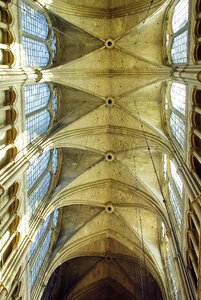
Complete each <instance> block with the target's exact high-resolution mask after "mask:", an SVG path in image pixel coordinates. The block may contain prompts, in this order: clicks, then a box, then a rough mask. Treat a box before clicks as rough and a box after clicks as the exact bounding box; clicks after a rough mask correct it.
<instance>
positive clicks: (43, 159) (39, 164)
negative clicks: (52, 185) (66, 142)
mask: <svg viewBox="0 0 201 300" xmlns="http://www.w3.org/2000/svg"><path fill="white" fill-rule="evenodd" d="M49 160H50V151H45V152H43V154H42V155H41V156H39V158H38V159H37V160H36V161H35V162H34V163H33V164H32V165H31V166H30V167H29V168H28V170H27V188H28V190H30V189H31V188H32V186H33V184H34V183H35V182H36V180H37V179H38V178H39V177H40V176H41V175H42V174H43V172H44V171H45V170H46V169H47V166H48V163H49Z"/></svg>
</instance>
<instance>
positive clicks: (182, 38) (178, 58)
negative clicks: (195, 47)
mask: <svg viewBox="0 0 201 300" xmlns="http://www.w3.org/2000/svg"><path fill="white" fill-rule="evenodd" d="M187 42H188V32H187V31H184V32H183V33H181V34H179V35H177V36H176V37H175V38H174V39H173V43H172V50H171V54H172V61H173V63H178V64H182V63H187Z"/></svg>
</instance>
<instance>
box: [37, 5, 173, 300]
mask: <svg viewBox="0 0 201 300" xmlns="http://www.w3.org/2000/svg"><path fill="white" fill-rule="evenodd" d="M41 3H42V4H43V5H44V3H46V7H47V8H48V9H49V10H50V11H53V12H54V13H55V14H56V16H53V17H52V18H53V22H54V26H55V27H56V28H57V29H58V28H59V31H62V32H63V33H64V34H61V33H59V32H58V37H59V42H60V47H59V53H58V58H57V62H56V67H54V68H51V69H49V70H45V71H42V73H43V80H44V81H46V80H50V81H51V80H53V81H54V82H56V83H58V84H59V85H60V87H61V89H60V90H61V95H60V96H61V97H60V98H61V121H60V122H59V125H58V126H57V129H56V132H54V133H53V134H52V136H51V137H50V138H49V140H48V141H46V143H47V145H48V146H49V147H61V148H63V162H62V171H61V176H60V181H59V185H58V187H57V189H56V191H55V193H54V195H53V196H52V199H51V201H50V207H51V208H52V209H53V208H56V207H63V218H62V224H61V231H60V235H59V239H58V241H57V244H56V246H55V249H54V252H53V255H52V262H51V264H50V266H49V271H48V272H47V278H46V281H47V282H48V279H49V278H50V275H51V273H52V272H53V271H54V270H55V269H56V268H58V267H59V266H60V269H59V270H60V271H59V276H58V278H59V279H58V278H57V281H56V285H55V286H56V287H57V292H56V294H55V299H95V298H96V299H136V300H137V299H143V298H142V297H143V293H144V295H145V297H146V295H147V297H148V295H149V298H147V299H162V297H163V298H164V299H165V292H164V285H165V274H164V271H163V261H162V257H161V253H160V247H159V243H160V233H161V221H162V220H163V221H164V222H165V217H166V213H165V209H164V206H163V202H162V197H161V194H160V189H159V186H158V183H157V178H156V176H155V174H154V170H153V164H152V161H151V158H150V154H149V151H148V149H147V143H148V145H149V147H150V149H151V154H152V156H153V160H154V163H155V166H156V170H157V173H158V175H159V176H160V174H161V170H162V153H164V152H167V153H168V152H171V148H170V146H169V143H168V140H167V138H166V134H165V132H164V129H163V128H164V127H163V121H162V105H161V104H162V86H163V83H164V82H165V81H166V80H169V79H170V69H169V67H167V66H164V65H163V51H162V47H163V25H164V24H163V23H164V14H165V12H166V9H167V6H168V4H169V1H162V0H161V1H160V0H159V1H150V0H149V1H147V0H143V1H142V0H135V1H134V0H118V1H117V0H116V1H112V0H111V1H108V0H99V1H92V0H90V1H87V0H83V1H79V0H65V1H61V0H60V1H59V0H52V1H48V0H45V1H44V0H43V1H41ZM61 17H62V18H63V19H61ZM48 209H49V207H48V208H47V211H48ZM57 270H58V269H57ZM150 291H151V292H150ZM150 293H152V295H151V294H150ZM122 295H123V296H122ZM150 295H151V296H150ZM162 295H163V296H162ZM56 297H58V298H56Z"/></svg>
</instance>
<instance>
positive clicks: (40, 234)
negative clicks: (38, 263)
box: [29, 215, 50, 259]
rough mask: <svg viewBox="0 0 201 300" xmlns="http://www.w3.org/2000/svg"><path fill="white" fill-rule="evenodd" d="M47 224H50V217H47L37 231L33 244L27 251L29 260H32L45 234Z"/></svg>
mask: <svg viewBox="0 0 201 300" xmlns="http://www.w3.org/2000/svg"><path fill="white" fill-rule="evenodd" d="M49 222H50V215H49V216H48V217H47V219H46V220H45V222H44V223H43V225H42V226H41V228H40V230H39V231H38V233H37V235H36V237H35V239H34V242H33V243H32V245H31V248H30V251H29V259H32V257H33V255H34V253H35V251H36V249H37V248H38V246H39V243H40V241H41V239H42V237H43V235H44V234H45V232H46V230H47V227H48V225H49Z"/></svg>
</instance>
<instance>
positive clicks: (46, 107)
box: [24, 83, 58, 143]
mask: <svg viewBox="0 0 201 300" xmlns="http://www.w3.org/2000/svg"><path fill="white" fill-rule="evenodd" d="M24 96H25V97H24V100H25V101H24V102H25V104H24V110H25V117H26V122H25V130H26V132H27V142H28V143H29V142H32V141H33V140H34V139H35V138H37V137H38V136H40V135H42V134H44V133H45V132H46V131H47V130H48V129H49V128H50V127H51V124H52V123H53V121H54V119H55V118H56V115H57V112H58V93H57V90H56V88H54V87H53V86H52V85H51V84H47V83H41V84H35V85H26V86H25V87H24Z"/></svg>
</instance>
